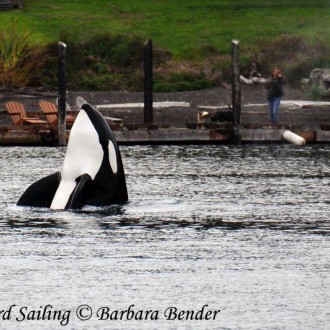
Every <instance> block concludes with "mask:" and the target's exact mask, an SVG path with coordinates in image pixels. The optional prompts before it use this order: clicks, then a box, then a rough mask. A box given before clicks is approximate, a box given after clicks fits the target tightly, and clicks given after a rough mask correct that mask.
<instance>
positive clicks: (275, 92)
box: [266, 77, 283, 101]
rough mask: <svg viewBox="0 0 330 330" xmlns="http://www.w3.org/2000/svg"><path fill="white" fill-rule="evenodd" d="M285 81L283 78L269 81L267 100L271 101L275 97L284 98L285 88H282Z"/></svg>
mask: <svg viewBox="0 0 330 330" xmlns="http://www.w3.org/2000/svg"><path fill="white" fill-rule="evenodd" d="M282 83H283V79H282V77H277V78H273V77H272V78H270V79H269V80H268V81H267V84H266V89H267V91H268V92H267V100H268V101H271V100H273V99H274V98H275V97H281V96H283V88H282Z"/></svg>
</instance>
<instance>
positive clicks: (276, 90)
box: [266, 68, 283, 124]
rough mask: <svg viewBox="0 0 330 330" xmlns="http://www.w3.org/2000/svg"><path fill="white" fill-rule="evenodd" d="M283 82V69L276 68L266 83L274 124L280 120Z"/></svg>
mask: <svg viewBox="0 0 330 330" xmlns="http://www.w3.org/2000/svg"><path fill="white" fill-rule="evenodd" d="M282 83H283V78H282V72H281V70H280V69H279V68H274V69H273V70H272V76H271V77H270V78H269V79H268V80H267V83H266V89H267V101H268V109H269V112H270V114H271V120H272V123H273V124H277V122H278V114H279V109H280V104H281V99H282V96H283V88H282Z"/></svg>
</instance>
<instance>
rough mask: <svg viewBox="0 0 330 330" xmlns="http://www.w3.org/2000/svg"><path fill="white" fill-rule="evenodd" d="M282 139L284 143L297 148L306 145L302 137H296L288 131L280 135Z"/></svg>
mask: <svg viewBox="0 0 330 330" xmlns="http://www.w3.org/2000/svg"><path fill="white" fill-rule="evenodd" d="M282 138H283V139H284V140H286V141H289V142H291V143H293V144H295V145H297V146H302V145H304V144H306V140H305V139H304V138H303V137H301V136H299V135H297V134H295V133H293V132H291V131H289V130H285V131H284V132H283V133H282Z"/></svg>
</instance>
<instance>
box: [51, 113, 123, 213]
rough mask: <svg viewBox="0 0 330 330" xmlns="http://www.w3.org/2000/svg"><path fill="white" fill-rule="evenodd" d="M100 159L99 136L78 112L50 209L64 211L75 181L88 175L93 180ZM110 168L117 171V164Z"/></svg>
mask: <svg viewBox="0 0 330 330" xmlns="http://www.w3.org/2000/svg"><path fill="white" fill-rule="evenodd" d="M113 149H114V147H113ZM102 159H103V150H102V146H101V144H100V141H99V135H98V133H97V131H96V129H95V127H94V125H93V124H92V122H91V121H90V119H89V117H88V115H87V113H86V112H85V111H84V110H80V112H79V114H78V116H77V118H76V120H75V123H74V125H73V126H72V129H71V133H70V137H69V142H68V146H67V152H66V155H65V158H64V163H63V167H62V170H61V182H60V185H59V187H58V189H57V191H56V193H55V196H54V198H53V201H52V204H51V206H50V208H51V209H64V208H65V207H66V205H67V203H68V200H69V198H70V195H71V193H72V192H73V190H74V189H75V187H76V184H77V183H76V181H75V180H76V179H77V178H78V177H79V176H81V175H82V174H89V175H90V177H91V179H92V180H93V179H94V178H95V176H96V174H97V172H98V171H99V169H100V166H101V163H102ZM111 167H112V168H114V167H116V171H117V164H116V166H114V165H111Z"/></svg>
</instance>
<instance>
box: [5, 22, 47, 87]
mask: <svg viewBox="0 0 330 330" xmlns="http://www.w3.org/2000/svg"><path fill="white" fill-rule="evenodd" d="M16 27H17V21H16V20H14V19H12V21H11V25H10V27H9V28H8V30H5V31H1V32H0V84H2V86H3V87H6V88H12V87H14V88H19V87H25V86H28V85H34V84H36V80H37V78H38V73H39V70H40V68H41V67H42V65H43V64H44V63H45V62H46V60H47V56H46V49H45V48H44V47H42V46H34V47H31V46H29V45H28V41H29V34H23V35H19V34H18V32H17V28H16Z"/></svg>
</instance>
